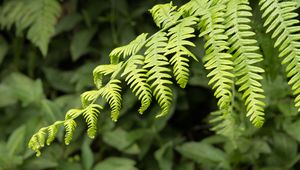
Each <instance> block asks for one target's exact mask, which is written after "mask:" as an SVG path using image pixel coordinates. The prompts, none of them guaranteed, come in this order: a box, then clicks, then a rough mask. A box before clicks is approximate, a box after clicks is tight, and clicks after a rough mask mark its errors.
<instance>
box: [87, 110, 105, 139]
mask: <svg viewBox="0 0 300 170" xmlns="http://www.w3.org/2000/svg"><path fill="white" fill-rule="evenodd" d="M101 109H102V107H101V106H100V105H98V104H91V105H89V106H88V107H87V108H85V109H84V111H83V114H82V115H83V117H84V118H85V121H86V123H87V125H88V130H87V132H88V135H89V137H90V138H92V139H93V138H95V135H96V132H97V121H98V115H99V114H100V110H101Z"/></svg>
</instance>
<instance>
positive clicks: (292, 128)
mask: <svg viewBox="0 0 300 170" xmlns="http://www.w3.org/2000/svg"><path fill="white" fill-rule="evenodd" d="M283 129H284V130H285V132H286V133H287V134H289V135H290V136H291V137H293V138H294V139H296V140H297V141H298V142H299V143H300V135H299V132H300V119H298V120H297V121H295V122H293V123H290V122H287V123H285V124H284V126H283Z"/></svg>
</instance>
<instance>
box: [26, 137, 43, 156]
mask: <svg viewBox="0 0 300 170" xmlns="http://www.w3.org/2000/svg"><path fill="white" fill-rule="evenodd" d="M28 147H29V148H30V149H32V150H33V151H34V152H36V156H40V155H41V151H40V148H41V146H40V144H39V139H38V136H37V133H36V134H34V135H33V136H32V137H31V138H30V140H29V142H28Z"/></svg>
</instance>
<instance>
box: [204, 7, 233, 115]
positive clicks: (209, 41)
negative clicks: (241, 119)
mask: <svg viewBox="0 0 300 170" xmlns="http://www.w3.org/2000/svg"><path fill="white" fill-rule="evenodd" d="M207 6H208V5H207ZM225 9H226V6H225V5H223V4H219V5H215V6H213V7H211V8H209V9H208V10H206V11H207V12H206V13H205V14H204V15H203V16H202V17H201V20H200V23H199V27H200V28H201V30H200V32H201V34H200V36H204V38H205V40H206V43H205V46H204V47H205V49H206V50H205V52H206V55H205V57H204V58H203V61H204V62H205V65H204V66H205V68H206V69H207V70H210V73H209V74H208V75H207V76H208V77H209V78H210V81H209V85H211V84H213V87H212V88H213V89H215V93H214V95H215V96H216V98H218V99H219V101H218V106H219V107H220V109H228V106H229V105H230V102H231V98H232V93H231V87H232V85H233V80H232V79H233V77H234V75H233V73H232V70H233V62H232V56H231V55H230V54H228V53H225V50H227V49H228V48H229V47H228V43H227V40H228V37H227V36H226V35H225V26H224V25H223V22H224V15H225V13H224V10H225Z"/></svg>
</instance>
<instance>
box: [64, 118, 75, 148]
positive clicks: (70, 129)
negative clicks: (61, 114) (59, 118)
mask: <svg viewBox="0 0 300 170" xmlns="http://www.w3.org/2000/svg"><path fill="white" fill-rule="evenodd" d="M64 126H65V130H66V134H65V144H66V145H69V144H70V142H71V140H72V138H73V133H74V130H75V127H76V126H77V123H76V122H75V121H74V120H73V119H68V120H65V122H64Z"/></svg>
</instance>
